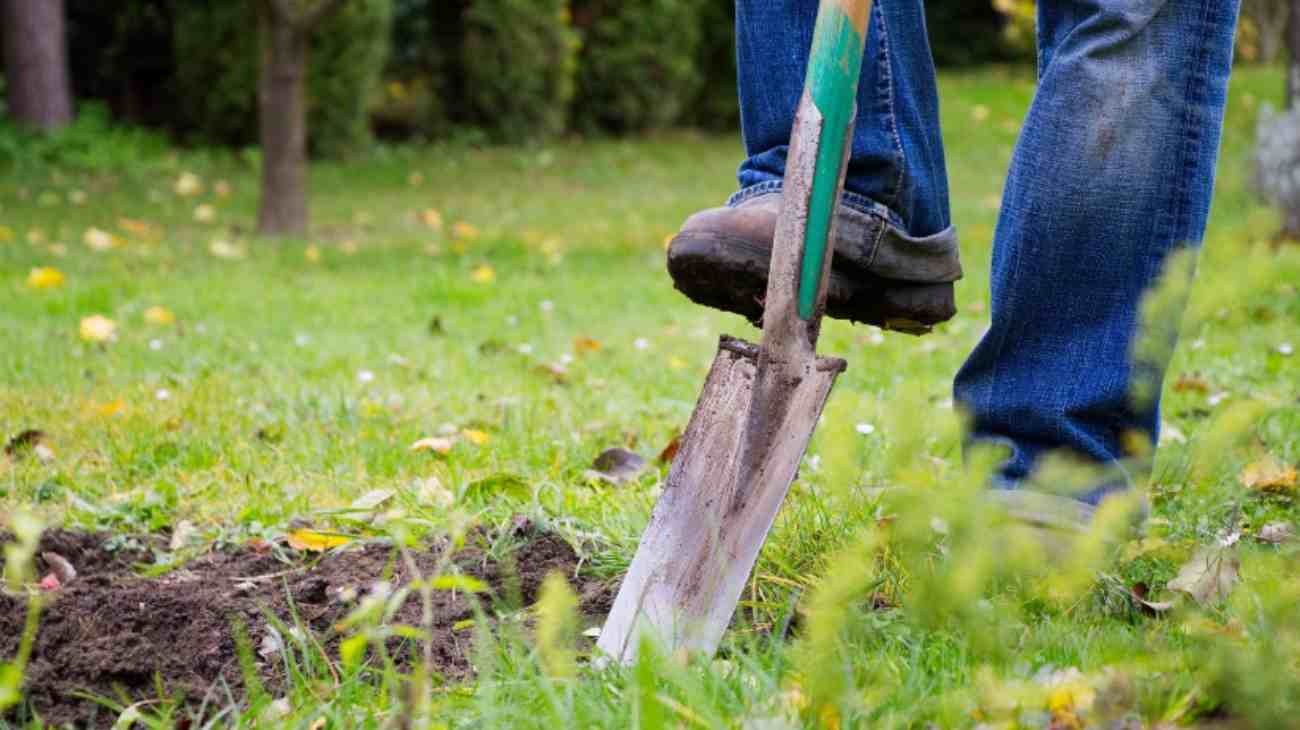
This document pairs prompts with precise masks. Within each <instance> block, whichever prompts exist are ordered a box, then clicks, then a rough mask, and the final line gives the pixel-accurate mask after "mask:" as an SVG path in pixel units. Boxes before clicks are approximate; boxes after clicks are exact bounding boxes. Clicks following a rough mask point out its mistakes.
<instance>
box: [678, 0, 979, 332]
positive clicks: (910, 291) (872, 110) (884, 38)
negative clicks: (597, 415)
mask: <svg viewBox="0 0 1300 730" xmlns="http://www.w3.org/2000/svg"><path fill="white" fill-rule="evenodd" d="M817 6H818V2H817V0H736V46H737V66H738V74H737V76H738V82H739V88H740V106H741V125H742V131H743V134H744V140H745V151H746V154H747V155H748V157H747V159H746V160H745V161H744V163H743V164H741V166H740V171H739V179H740V186H741V189H740V191H739V192H737V193H736V194H735V195H733V196H732V197H731V199H730V200H729V201H728V204H727V206H726V207H723V208H715V209H711V210H706V211H703V212H701V213H698V214H696V215H694V216H692V217H691V218H690V219H689V220H687V221H686V223H685V225H683V226H682V230H681V232H680V233H678V235H677V236H676V237H675V238H674V239H673V242H672V244H671V245H670V246H669V250H668V270H669V272H670V273H671V274H672V276H673V282H674V284H675V285H676V286H677V288H678V289H680V290H681V291H682V292H684V293H685V294H686V295H687V296H689V297H690V298H691V299H692V300H694V301H696V302H698V303H700V304H704V305H707V306H712V307H717V308H719V309H725V310H727V311H731V312H736V313H738V314H742V315H744V316H746V317H749V318H750V319H754V320H757V319H758V318H759V317H760V316H761V312H762V298H763V296H764V294H765V293H766V290H767V287H766V280H767V268H768V257H769V255H770V252H771V243H772V241H771V239H772V236H773V232H774V230H775V226H776V217H777V212H778V210H779V207H780V190H781V182H782V178H783V176H784V175H785V161H786V153H787V147H788V144H789V141H790V131H791V127H792V126H793V124H794V115H795V110H796V108H797V107H798V104H799V99H800V96H801V95H802V92H803V84H804V75H805V73H806V71H807V65H808V58H809V51H810V48H811V45H812V35H813V26H814V25H815V22H816V17H817ZM835 225H836V227H835V241H834V249H835V257H834V259H833V262H832V265H831V280H830V285H829V289H828V296H827V315H828V316H830V317H835V318H841V319H851V320H854V321H859V322H867V323H870V324H878V325H881V326H884V327H890V328H892V329H898V330H903V331H908V332H913V333H918V334H919V333H923V332H926V331H928V330H929V328H930V326H931V325H933V324H936V323H938V322H942V321H944V320H946V319H948V318H950V317H951V316H952V315H953V313H954V312H955V306H954V303H953V286H952V282H953V281H954V280H956V279H958V278H960V277H961V264H960V261H959V257H958V253H957V237H956V233H955V232H954V230H953V229H952V226H951V224H950V221H949V215H948V181H947V173H946V170H945V167H944V159H943V143H942V140H941V139H940V136H939V104H938V98H937V96H936V92H935V80H934V63H933V61H932V60H931V58H930V46H929V41H928V39H927V36H926V29H925V17H924V10H923V4H922V0H879V1H878V2H876V3H875V4H874V8H873V10H872V16H871V28H870V32H869V34H868V39H867V48H866V51H865V57H864V62H863V65H862V79H861V83H860V85H859V91H858V114H857V123H856V128H855V132H854V137H853V149H852V152H851V155H850V160H849V169H848V177H847V180H846V182H845V194H844V198H843V205H841V206H840V208H839V210H838V211H837V214H836V224H835Z"/></svg>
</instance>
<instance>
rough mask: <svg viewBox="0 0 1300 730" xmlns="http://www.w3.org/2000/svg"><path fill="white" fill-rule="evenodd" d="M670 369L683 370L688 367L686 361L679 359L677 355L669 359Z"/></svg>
mask: <svg viewBox="0 0 1300 730" xmlns="http://www.w3.org/2000/svg"><path fill="white" fill-rule="evenodd" d="M668 367H669V368H671V369H673V370H681V369H682V368H684V367H686V361H685V360H683V359H681V358H680V357H677V356H676V355H673V356H672V357H670V358H668Z"/></svg>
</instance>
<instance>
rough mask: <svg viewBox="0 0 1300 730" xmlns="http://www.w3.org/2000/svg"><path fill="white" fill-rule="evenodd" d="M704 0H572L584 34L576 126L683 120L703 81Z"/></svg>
mask: <svg viewBox="0 0 1300 730" xmlns="http://www.w3.org/2000/svg"><path fill="white" fill-rule="evenodd" d="M706 4H707V3H706V2H704V0H645V2H641V3H624V2H618V0H575V2H574V3H573V8H574V10H573V17H574V23H575V25H576V26H577V27H578V28H579V29H580V30H581V32H582V43H583V48H582V62H581V64H579V67H578V103H577V104H576V106H575V108H574V124H575V126H576V127H577V128H578V129H580V130H582V131H585V132H591V131H597V130H606V131H611V132H634V131H642V130H646V129H659V128H663V127H667V126H670V125H672V124H673V123H674V122H676V121H678V120H679V119H680V118H681V116H682V114H683V112H684V111H685V110H686V109H687V108H688V107H689V105H690V102H691V101H692V100H693V99H694V98H695V97H696V94H697V93H698V92H699V89H700V88H701V86H702V85H703V82H704V76H703V70H702V69H701V68H700V67H699V65H698V63H697V59H696V54H697V52H698V50H699V45H700V41H701V39H702V38H703V34H702V33H701V25H702V22H701V21H702V15H703V14H702V12H701V11H702V10H703V8H704V6H705V5H706Z"/></svg>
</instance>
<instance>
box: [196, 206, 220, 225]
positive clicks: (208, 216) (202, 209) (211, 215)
mask: <svg viewBox="0 0 1300 730" xmlns="http://www.w3.org/2000/svg"><path fill="white" fill-rule="evenodd" d="M216 219H217V209H216V208H215V207H213V205H212V204H211V203H200V204H199V205H197V206H195V208H194V220H195V221H197V222H199V223H211V222H212V221H215V220H216Z"/></svg>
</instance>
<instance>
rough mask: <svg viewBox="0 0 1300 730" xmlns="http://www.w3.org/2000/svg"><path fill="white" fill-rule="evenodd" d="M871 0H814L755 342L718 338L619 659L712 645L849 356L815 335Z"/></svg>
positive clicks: (631, 574) (626, 602)
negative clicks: (642, 647) (821, 353)
mask: <svg viewBox="0 0 1300 730" xmlns="http://www.w3.org/2000/svg"><path fill="white" fill-rule="evenodd" d="M868 9H869V3H868V2H867V0H822V3H821V8H820V10H819V12H818V18H817V29H816V31H815V33H814V41H813V51H812V61H811V63H810V65H809V72H808V82H807V86H806V88H805V90H804V96H803V99H802V101H801V102H800V105H799V111H798V113H797V115H796V118H795V123H794V130H793V132H792V134H791V141H790V152H789V155H788V160H787V163H786V176H785V184H784V194H783V198H782V206H781V214H780V217H779V219H778V221H777V232H776V241H775V245H774V248H773V255H772V263H771V269H770V271H769V274H768V289H767V299H766V306H765V308H764V319H763V343H762V345H761V346H758V345H753V344H750V343H748V342H745V341H743V340H739V339H735V338H732V337H727V336H724V337H723V338H722V341H721V343H720V345H719V347H718V353H717V355H716V357H715V358H714V360H713V365H712V367H711V368H710V369H709V375H708V378H707V379H706V380H705V382H704V390H703V392H702V393H701V394H700V399H699V401H698V402H697V403H696V406H695V411H694V412H693V413H692V414H691V420H690V423H689V424H688V425H687V427H686V433H685V434H684V435H683V437H682V446H681V449H680V450H679V451H678V452H677V457H676V459H674V461H673V464H672V467H671V468H670V470H669V473H668V482H667V484H666V485H665V487H664V491H663V494H662V495H661V496H660V498H659V502H658V503H657V504H656V505H655V508H654V512H653V514H652V515H651V518H650V524H649V525H648V526H647V527H646V531H645V533H644V534H643V535H642V537H641V544H640V546H639V547H638V548H637V553H636V557H635V558H633V560H632V565H631V566H630V568H629V569H628V573H627V576H626V577H625V578H624V579H623V584H622V586H620V588H619V592H618V596H617V598H615V600H614V606H613V608H612V610H611V611H610V614H609V617H608V619H606V621H605V626H604V628H603V629H602V630H601V633H600V638H599V640H598V641H597V647H598V649H599V650H600V651H601V652H603V653H604V654H605V655H606V656H608V657H609V658H612V659H614V660H617V661H621V662H625V663H626V662H631V661H632V660H633V659H634V658H635V654H636V651H637V649H638V645H639V644H640V642H641V640H642V637H648V638H650V639H651V640H653V641H655V642H656V643H658V644H659V646H660V647H662V648H664V649H667V650H669V651H675V650H678V649H686V650H690V651H698V652H703V653H706V654H712V653H713V652H714V651H715V650H716V649H717V646H718V643H719V641H720V640H721V638H722V634H723V632H724V631H725V630H726V628H727V625H728V624H729V623H730V622H731V617H732V614H733V613H734V612H735V609H736V605H737V603H738V602H739V600H740V595H741V593H742V591H743V590H744V587H745V582H746V580H747V579H748V577H749V574H750V572H751V571H752V570H753V567H754V563H755V561H756V560H757V558H758V552H759V550H760V549H761V548H762V546H763V542H764V540H765V539H766V537H767V533H768V531H769V530H771V528H772V523H773V521H774V520H775V519H776V514H777V511H778V510H779V509H780V506H781V502H782V501H783V500H784V499H785V496H786V493H787V492H788V491H789V489H790V485H791V483H792V482H793V481H794V479H795V476H796V474H797V472H798V469H799V463H800V461H801V460H802V459H803V455H804V451H805V450H806V449H807V447H808V441H809V439H811V438H812V433H813V430H814V428H815V427H816V425H817V421H818V419H819V418H820V417H821V413H822V409H823V408H824V407H825V405H826V399H827V398H828V397H829V395H830V391H831V386H832V385H833V384H834V382H835V378H836V376H837V375H839V373H841V372H843V370H844V368H845V363H844V361H843V360H840V359H838V358H820V357H818V356H817V353H816V343H817V335H818V328H819V325H820V322H821V316H822V312H823V311H824V308H825V296H826V293H825V292H826V279H827V277H828V276H829V273H830V260H831V256H830V251H829V250H828V242H829V241H830V240H833V231H832V230H831V227H832V225H833V222H834V216H833V212H834V208H835V203H836V201H838V200H839V195H840V191H841V190H842V186H843V179H844V169H845V165H846V163H847V160H848V148H849V145H848V140H849V139H851V138H852V126H853V112H854V92H855V90H856V89H857V79H858V73H859V71H860V67H861V59H862V46H863V39H864V38H865V35H866V19H867V15H868ZM801 282H802V283H801ZM801 294H802V296H801Z"/></svg>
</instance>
